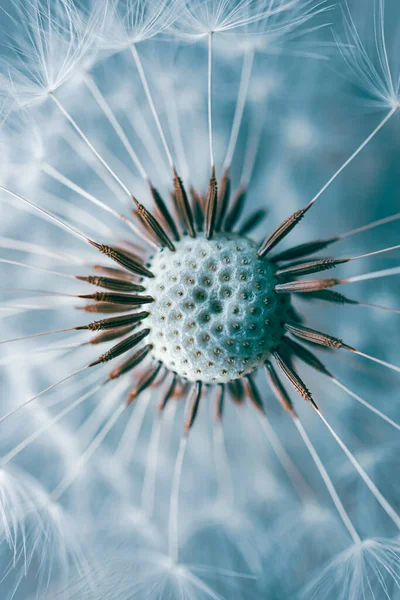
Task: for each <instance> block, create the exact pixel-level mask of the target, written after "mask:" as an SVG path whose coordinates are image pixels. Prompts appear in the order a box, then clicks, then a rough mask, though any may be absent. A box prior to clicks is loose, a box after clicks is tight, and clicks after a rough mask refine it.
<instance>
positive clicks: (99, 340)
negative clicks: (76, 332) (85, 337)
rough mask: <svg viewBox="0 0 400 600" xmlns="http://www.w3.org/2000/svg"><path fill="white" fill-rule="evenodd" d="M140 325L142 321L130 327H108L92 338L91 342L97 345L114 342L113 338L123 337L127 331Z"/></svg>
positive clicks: (129, 331)
mask: <svg viewBox="0 0 400 600" xmlns="http://www.w3.org/2000/svg"><path fill="white" fill-rule="evenodd" d="M139 325H140V321H139V322H138V323H135V324H134V325H130V326H128V327H119V328H116V329H108V330H106V331H102V332H101V333H100V334H99V335H96V336H95V337H94V338H92V339H91V340H90V342H89V344H92V345H97V344H103V343H105V342H112V341H113V340H116V339H118V338H120V337H122V336H123V335H126V334H127V333H131V331H133V330H134V329H136V327H139Z"/></svg>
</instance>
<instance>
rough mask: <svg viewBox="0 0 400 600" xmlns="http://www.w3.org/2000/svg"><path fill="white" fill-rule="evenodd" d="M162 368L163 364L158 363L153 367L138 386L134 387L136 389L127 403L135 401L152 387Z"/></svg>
mask: <svg viewBox="0 0 400 600" xmlns="http://www.w3.org/2000/svg"><path fill="white" fill-rule="evenodd" d="M161 367H162V364H161V363H158V364H157V365H156V366H155V367H152V368H151V369H150V370H149V371H148V372H147V373H145V374H144V375H143V376H142V377H141V379H140V380H139V382H138V384H137V385H136V386H135V387H134V389H133V390H132V391H131V392H130V393H129V396H128V399H127V402H128V404H130V403H131V402H132V401H133V400H135V399H136V398H137V397H138V396H139V395H140V394H141V393H142V392H143V391H144V390H146V389H147V388H148V387H150V386H151V384H152V383H153V381H154V380H155V378H156V377H157V375H158V374H159V372H160V369H161Z"/></svg>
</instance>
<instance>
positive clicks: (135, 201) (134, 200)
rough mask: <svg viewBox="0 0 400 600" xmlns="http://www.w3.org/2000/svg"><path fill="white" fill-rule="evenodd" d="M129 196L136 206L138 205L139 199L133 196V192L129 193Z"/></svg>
mask: <svg viewBox="0 0 400 600" xmlns="http://www.w3.org/2000/svg"><path fill="white" fill-rule="evenodd" d="M131 198H132V200H133V202H134V204H135V205H136V206H139V201H138V200H137V199H136V198H135V196H134V195H133V194H131Z"/></svg>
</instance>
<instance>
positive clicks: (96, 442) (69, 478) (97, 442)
mask: <svg viewBox="0 0 400 600" xmlns="http://www.w3.org/2000/svg"><path fill="white" fill-rule="evenodd" d="M125 409H126V404H124V403H121V404H120V406H119V407H118V408H117V409H116V411H115V412H114V413H113V415H112V416H111V417H110V419H109V420H108V422H107V423H106V425H104V427H103V428H102V430H101V431H100V432H99V433H98V434H97V436H96V437H95V438H94V439H93V441H92V443H91V444H90V445H89V446H88V448H87V449H86V450H85V452H84V453H83V454H82V456H81V457H80V459H79V460H78V461H77V462H76V463H75V465H74V468H73V469H72V470H71V471H70V472H69V473H68V474H67V475H66V477H64V479H62V481H61V482H60V483H59V484H58V486H57V487H56V488H55V489H54V490H53V492H52V493H51V494H50V498H51V500H52V501H53V502H57V501H58V500H59V498H60V497H61V496H62V495H63V494H64V492H66V491H67V489H68V488H69V486H70V485H71V484H72V483H73V482H74V480H75V479H76V477H77V476H78V475H79V473H80V471H81V470H82V468H83V467H84V466H85V465H86V464H87V463H88V461H89V460H90V459H91V457H92V456H93V454H94V453H95V452H96V450H97V449H98V448H99V446H101V444H102V443H103V441H104V439H105V438H106V436H107V435H108V434H109V432H110V431H111V429H112V428H113V427H114V425H115V424H116V422H117V421H118V419H119V418H120V416H121V415H122V413H123V412H124V410H125Z"/></svg>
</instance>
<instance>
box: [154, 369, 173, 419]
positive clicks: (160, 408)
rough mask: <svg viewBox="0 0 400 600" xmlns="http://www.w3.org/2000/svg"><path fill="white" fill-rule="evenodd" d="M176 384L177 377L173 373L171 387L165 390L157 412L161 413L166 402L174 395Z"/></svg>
mask: <svg viewBox="0 0 400 600" xmlns="http://www.w3.org/2000/svg"><path fill="white" fill-rule="evenodd" d="M177 383H178V375H177V374H176V373H174V375H173V377H172V381H171V385H170V386H169V388H168V389H167V391H166V393H165V394H164V397H163V398H162V400H161V402H160V404H159V405H158V410H160V411H163V410H164V408H165V407H166V406H167V404H168V402H169V401H170V399H171V398H172V396H173V395H174V392H175V388H176V385H177Z"/></svg>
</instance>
